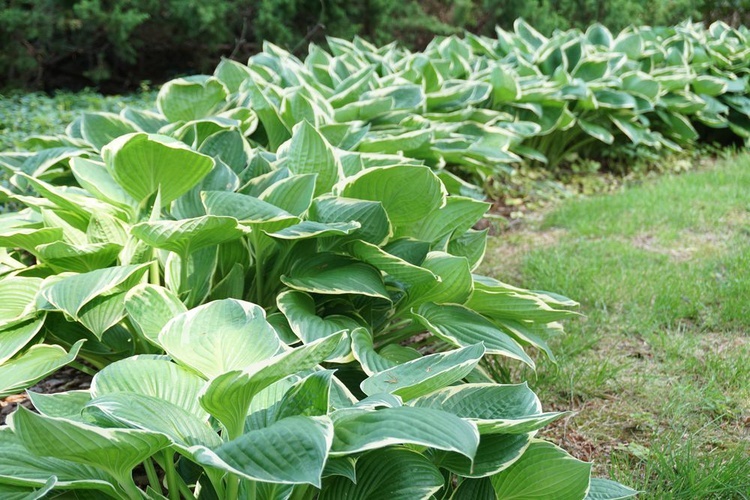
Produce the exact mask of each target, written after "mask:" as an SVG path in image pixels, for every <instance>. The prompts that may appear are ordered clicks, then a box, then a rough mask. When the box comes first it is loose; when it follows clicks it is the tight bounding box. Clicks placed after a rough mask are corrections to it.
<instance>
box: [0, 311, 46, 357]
mask: <svg viewBox="0 0 750 500" xmlns="http://www.w3.org/2000/svg"><path fill="white" fill-rule="evenodd" d="M44 319H45V317H44V316H41V317H40V318H38V319H32V320H28V321H24V322H21V323H14V324H13V325H12V326H8V327H5V328H3V329H2V330H1V331H0V366H2V364H3V363H5V362H6V361H8V360H9V359H10V358H12V357H13V356H14V355H15V354H16V353H18V352H19V351H20V350H21V349H23V348H24V347H26V344H28V343H29V342H31V340H32V339H33V338H34V337H36V334H37V333H39V331H40V330H41V329H42V325H44Z"/></svg>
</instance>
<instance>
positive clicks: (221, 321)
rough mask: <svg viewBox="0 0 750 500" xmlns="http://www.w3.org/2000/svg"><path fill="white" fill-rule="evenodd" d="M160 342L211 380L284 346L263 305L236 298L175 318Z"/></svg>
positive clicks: (159, 339)
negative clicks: (268, 320) (269, 322)
mask: <svg viewBox="0 0 750 500" xmlns="http://www.w3.org/2000/svg"><path fill="white" fill-rule="evenodd" d="M158 341H159V344H160V345H161V346H162V347H163V348H164V350H165V351H166V352H167V354H169V355H170V356H171V357H172V358H174V359H175V360H177V361H178V362H179V363H181V364H183V365H185V366H188V367H190V368H191V369H193V370H195V371H197V372H198V373H200V374H202V375H203V376H204V377H206V378H208V379H210V378H213V377H216V376H218V375H221V374H222V373H226V372H229V371H232V370H241V369H244V368H246V367H248V366H250V365H252V364H253V363H258V362H262V361H264V360H266V359H269V358H271V357H272V356H273V355H275V354H277V353H278V352H279V351H280V350H281V349H282V345H283V344H282V342H281V341H280V340H279V338H278V337H277V336H276V331H275V330H274V329H273V327H271V325H270V324H268V322H267V321H266V315H265V311H264V310H263V309H262V308H261V307H259V306H256V305H255V304H251V303H249V302H243V301H241V300H235V299H224V300H217V301H214V302H210V303H208V304H204V305H202V306H199V307H196V308H195V309H191V310H189V311H187V312H184V313H182V314H180V315H178V316H176V317H174V318H173V319H171V320H170V321H169V322H168V323H167V324H166V325H165V326H164V328H163V329H162V331H161V333H160V334H159V338H158Z"/></svg>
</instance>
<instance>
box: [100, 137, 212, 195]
mask: <svg viewBox="0 0 750 500" xmlns="http://www.w3.org/2000/svg"><path fill="white" fill-rule="evenodd" d="M102 157H103V158H104V162H105V163H106V165H107V168H108V169H109V171H110V172H111V174H112V177H113V178H114V179H115V180H116V181H117V183H118V184H120V186H122V188H123V189H124V190H125V191H126V192H127V193H128V194H129V195H130V196H132V197H133V198H134V199H135V200H136V202H137V203H139V204H140V203H143V202H144V201H145V200H146V199H148V198H149V197H150V196H152V195H154V194H155V193H156V192H157V191H158V192H159V194H160V199H161V205H162V206H166V205H168V204H169V203H171V202H172V201H174V200H176V199H177V198H179V197H180V196H182V195H183V194H185V193H187V192H188V191H189V190H190V189H191V188H192V187H193V186H195V185H196V184H197V183H198V182H199V181H200V180H201V179H203V178H204V177H205V176H206V174H208V173H209V172H210V171H211V169H213V168H214V165H215V162H214V160H213V158H211V157H210V156H206V155H204V154H201V153H197V152H195V151H193V150H192V149H190V148H189V147H187V146H186V145H185V144H183V143H182V142H180V141H177V140H176V139H172V138H169V137H165V136H161V135H151V134H144V133H137V134H128V135H123V136H121V137H119V138H117V139H115V140H114V141H112V142H111V143H109V144H108V145H107V146H106V147H105V148H104V149H103V150H102Z"/></svg>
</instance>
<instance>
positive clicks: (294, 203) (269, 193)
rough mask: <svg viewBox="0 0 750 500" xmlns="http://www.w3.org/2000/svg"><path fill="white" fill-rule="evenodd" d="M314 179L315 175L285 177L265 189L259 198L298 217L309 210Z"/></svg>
mask: <svg viewBox="0 0 750 500" xmlns="http://www.w3.org/2000/svg"><path fill="white" fill-rule="evenodd" d="M316 177H317V174H315V173H312V174H303V175H294V176H292V177H287V178H286V179H282V180H281V181H278V182H276V183H274V184H272V185H271V186H269V187H268V188H266V190H265V191H263V192H262V193H261V194H260V196H259V198H260V199H261V200H263V201H265V202H268V203H270V204H272V205H274V206H276V207H279V208H281V209H282V210H286V211H287V212H289V213H290V214H292V215H296V216H298V217H299V216H300V215H302V213H303V212H305V211H306V210H307V209H308V208H310V204H311V203H312V199H313V194H314V192H315V179H316Z"/></svg>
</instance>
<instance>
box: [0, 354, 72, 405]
mask: <svg viewBox="0 0 750 500" xmlns="http://www.w3.org/2000/svg"><path fill="white" fill-rule="evenodd" d="M83 342H84V341H83V340H80V341H78V342H76V343H75V344H74V345H73V347H71V348H70V352H65V349H63V348H62V347H60V346H57V345H54V346H53V345H46V344H37V345H35V346H33V347H32V348H31V349H29V350H28V351H26V352H25V353H23V355H21V356H19V357H17V358H15V359H12V360H11V361H8V362H6V363H4V364H2V365H0V397H5V396H8V395H10V394H17V393H19V392H21V391H23V390H24V389H26V388H27V387H30V386H32V385H34V384H35V383H37V382H38V381H40V380H42V379H43V378H44V377H46V376H47V375H49V374H50V373H54V372H56V371H57V370H59V369H60V368H62V367H63V366H65V365H67V364H68V363H70V362H71V361H73V360H74V359H76V356H78V351H79V350H80V349H81V345H82V344H83Z"/></svg>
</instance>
